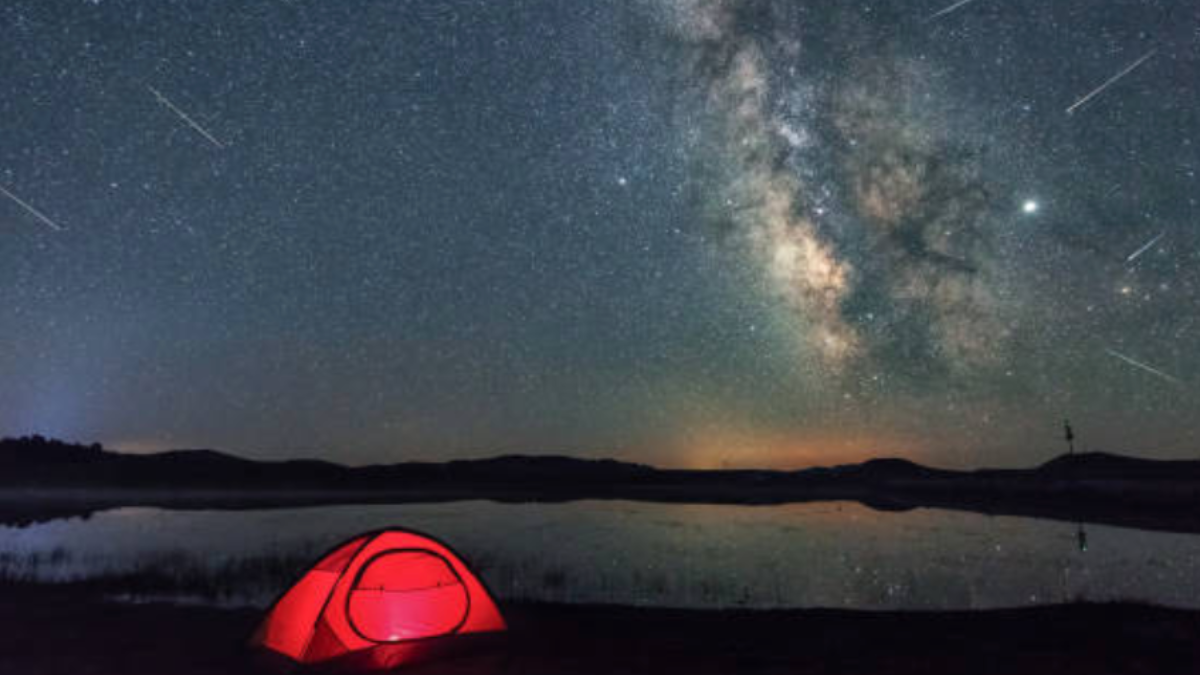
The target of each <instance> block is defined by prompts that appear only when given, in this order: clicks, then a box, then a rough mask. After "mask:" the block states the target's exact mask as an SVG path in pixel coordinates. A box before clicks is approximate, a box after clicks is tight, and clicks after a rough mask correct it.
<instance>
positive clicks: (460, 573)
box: [251, 529, 506, 669]
mask: <svg viewBox="0 0 1200 675" xmlns="http://www.w3.org/2000/svg"><path fill="white" fill-rule="evenodd" d="M505 629H506V626H505V623H504V618H503V617H502V616H501V615H500V610H499V609H498V608H497V607H496V603H495V601H494V600H493V599H492V597H491V595H490V594H489V593H488V591H487V589H486V588H484V586H483V583H482V582H480V581H479V579H478V578H476V576H475V575H474V574H473V573H472V572H471V571H470V570H469V569H468V568H467V566H466V564H465V563H463V561H462V560H461V559H460V558H459V557H458V555H457V554H455V553H454V552H453V551H452V550H450V548H449V547H448V546H446V545H445V544H442V543H441V542H439V541H437V540H435V539H433V538H432V537H429V536H426V535H423V534H419V533H416V532H410V531H407V530H397V529H390V530H383V531H379V532H374V533H371V534H367V535H361V536H358V537H355V538H354V539H352V540H350V541H348V542H346V543H344V544H341V545H340V546H338V547H337V548H335V549H334V550H333V551H331V552H330V553H329V554H327V555H326V556H325V557H323V558H322V559H321V560H320V561H319V562H318V563H317V564H316V565H314V566H313V568H312V569H311V570H309V571H308V572H307V573H306V574H305V575H304V576H303V577H301V578H300V580H299V581H297V582H296V584H295V585H294V586H292V588H291V589H289V590H288V591H287V592H286V593H284V594H283V596H281V597H280V598H279V600H278V601H276V603H275V604H274V605H273V606H272V608H271V609H270V610H269V611H268V613H267V616H266V618H265V619H264V621H263V623H262V625H261V626H259V629H258V630H257V631H256V633H255V635H254V637H253V638H252V639H251V644H252V645H257V646H262V647H265V648H267V649H271V650H274V651H276V652H279V653H280V654H283V655H285V656H287V657H289V658H291V659H293V660H295V661H298V662H300V663H319V662H326V661H330V660H333V659H341V660H347V661H352V662H353V663H354V664H355V667H356V668H360V669H377V668H393V667H396V666H399V665H403V664H405V663H408V662H410V661H412V660H415V659H417V658H419V657H420V656H422V655H424V654H428V653H433V652H436V653H438V654H443V653H447V652H450V653H452V652H453V649H454V642H455V641H456V640H458V639H461V638H459V636H466V635H468V634H476V633H494V632H499V631H504V630H505Z"/></svg>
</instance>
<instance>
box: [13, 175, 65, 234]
mask: <svg viewBox="0 0 1200 675" xmlns="http://www.w3.org/2000/svg"><path fill="white" fill-rule="evenodd" d="M0 192H3V193H4V196H5V197H8V198H9V199H11V200H13V201H14V202H16V203H17V204H19V205H20V206H21V208H23V209H25V210H26V211H28V212H29V213H30V214H32V215H33V217H34V218H37V219H38V220H40V221H42V222H43V223H45V224H46V225H47V226H49V227H50V229H52V230H55V231H56V232H61V231H63V230H64V229H66V228H64V227H63V226H62V225H59V224H58V223H56V222H54V221H53V220H50V218H48V217H47V216H46V214H44V213H42V212H41V211H38V210H37V209H35V208H33V206H32V205H30V204H29V203H28V202H26V201H25V200H23V199H21V198H20V197H18V196H16V195H14V194H13V193H11V192H9V191H8V190H6V189H5V188H4V186H3V185H0Z"/></svg>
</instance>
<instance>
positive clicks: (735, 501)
mask: <svg viewBox="0 0 1200 675" xmlns="http://www.w3.org/2000/svg"><path fill="white" fill-rule="evenodd" d="M589 500H596V501H633V502H647V503H662V504H709V505H725V506H749V507H769V506H779V505H785V504H801V503H811V502H836V501H843V502H857V503H859V504H862V505H863V506H866V507H869V508H872V509H875V510H878V511H909V510H913V509H920V508H934V509H943V510H949V511H963V512H968V513H977V514H980V515H988V516H1016V517H1025V518H1038V519H1043V520H1055V521H1061V522H1069V523H1086V524H1094V525H1107V526H1113V527H1125V528H1133V529H1140V530H1149V531H1156V532H1172V533H1180V534H1200V510H1198V509H1196V508H1194V506H1195V505H1196V500H1195V499H1194V497H1193V495H1192V494H1191V493H1188V495H1187V496H1186V498H1179V499H1160V500H1159V501H1157V502H1151V501H1148V500H1137V501H1126V500H1123V499H1122V498H1121V497H1120V495H1119V494H1115V493H1114V494H1109V493H1103V494H1096V493H1091V492H1087V491H1081V490H1078V489H1054V490H1049V489H1048V490H1039V491H1031V490H1019V491H1018V490H1007V491H970V490H960V489H955V490H947V489H944V488H941V489H937V490H930V489H920V488H918V487H916V486H912V485H906V486H890V487H872V488H867V487H862V488H852V489H847V488H840V489H830V488H826V487H816V488H814V487H807V486H806V487H779V486H751V485H744V484H731V485H678V486H673V485H606V486H595V487H589V488H579V487H574V486H568V487H562V488H553V487H540V486H528V485H511V486H496V485H460V486H438V487H433V488H405V489H390V490H317V489H259V490H250V489H229V490H222V489H212V488H207V489H196V488H182V489H175V490H169V489H165V488H141V487H131V488H87V487H61V488H55V487H39V488H14V487H0V525H10V526H17V527H24V526H28V525H33V524H37V523H43V522H49V521H53V520H59V519H64V518H87V517H89V516H91V515H92V514H94V513H97V512H101V511H107V510H112V509H117V508H126V507H149V508H160V509H167V510H221V511H225V510H228V511H244V510H257V509H290V508H307V507H319V506H355V505H389V504H417V503H444V502H456V501H491V502H496V503H506V504H511V503H540V504H560V503H567V502H577V501H589Z"/></svg>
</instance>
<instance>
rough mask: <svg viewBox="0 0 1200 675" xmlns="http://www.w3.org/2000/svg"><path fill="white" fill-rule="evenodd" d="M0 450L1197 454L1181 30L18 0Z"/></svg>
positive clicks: (1190, 87)
mask: <svg viewBox="0 0 1200 675" xmlns="http://www.w3.org/2000/svg"><path fill="white" fill-rule="evenodd" d="M0 33H2V36H3V38H2V39H0V64H3V67H2V69H0V73H2V74H3V77H0V120H3V122H2V123H0V188H3V190H2V191H0V272H2V273H0V433H2V434H6V435H13V434H21V433H31V432H39V433H43V434H46V435H53V436H59V437H63V438H69V439H78V440H85V441H92V440H99V441H102V442H104V443H105V444H107V445H110V446H113V447H117V448H123V449H127V450H132V451H144V450H153V449H162V448H170V447H217V448H222V449H227V450H231V451H235V452H238V453H241V454H244V455H246V456H251V457H257V458H285V457H295V456H315V457H323V458H328V459H334V460H337V461H342V462H346V463H352V464H361V463H371V462H391V461H402V460H408V459H423V460H438V459H450V458H460V457H480V456H487V455H494V454H498V453H509V452H522V453H554V454H571V455H578V456H588V457H599V456H609V457H617V458H620V459H626V460H633V461H642V462H648V463H653V464H657V465H661V466H679V467H703V468H717V467H743V466H762V467H804V466H811V465H819V464H836V463H843V462H849V461H860V460H862V459H865V458H868V457H871V456H879V455H896V456H903V457H908V458H911V459H914V460H917V461H922V462H927V463H930V464H935V465H939V466H947V467H970V466H981V465H988V466H1015V465H1028V464H1031V463H1035V462H1040V461H1043V460H1045V459H1047V458H1049V457H1051V456H1053V455H1054V454H1057V453H1058V452H1061V451H1062V450H1064V449H1065V445H1064V443H1063V442H1062V441H1061V440H1060V438H1061V433H1062V430H1061V425H1062V421H1063V418H1064V417H1070V418H1071V421H1072V424H1073V426H1074V427H1075V431H1076V435H1077V444H1078V445H1079V446H1081V447H1082V448H1084V449H1103V450H1110V451H1120V452H1127V453H1131V454H1137V455H1141V456H1147V457H1193V456H1195V455H1196V452H1197V451H1200V438H1198V435H1200V400H1198V396H1197V394H1198V393H1200V392H1198V390H1197V387H1198V385H1200V350H1198V349H1197V348H1196V346H1195V345H1196V344H1198V342H1200V202H1198V200H1200V178H1198V177H1197V172H1198V171H1200V113H1198V112H1197V105H1196V102H1197V100H1200V98H1198V97H1197V92H1196V84H1197V82H1198V81H1200V6H1197V5H1196V4H1195V3H1191V2H1182V1H1179V0H1108V1H1106V2H1104V3H1098V2H1094V1H1093V0H1056V1H1055V2H1045V1H1044V0H1005V1H1003V2H1001V1H999V0H968V1H967V2H961V3H951V2H949V1H948V0H930V1H925V0H922V1H920V2H914V1H910V0H890V1H884V0H880V1H876V2H871V1H866V0H860V1H856V2H842V1H840V0H836V1H834V0H819V1H818V0H627V1H621V2H617V1H610V0H599V1H596V2H562V1H561V0H512V1H511V2H503V3H501V2H491V1H488V0H421V1H417V0H411V1H406V0H389V1H384V0H378V1H362V2H337V3H332V2H320V1H318V0H264V1H263V2H256V3H244V2H233V1H232V0H229V1H204V2H201V1H199V0H175V1H172V2H167V1H161V0H153V1H151V0H89V1H81V0H72V1H67V0H51V1H45V0H8V1H7V2H5V3H3V4H2V6H0Z"/></svg>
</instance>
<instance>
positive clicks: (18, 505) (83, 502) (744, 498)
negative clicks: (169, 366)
mask: <svg viewBox="0 0 1200 675" xmlns="http://www.w3.org/2000/svg"><path fill="white" fill-rule="evenodd" d="M460 499H492V500H497V501H563V500H572V499H636V500H644V501H663V502H698V503H725V504H781V503H787V502H803V501H818V500H853V501H859V502H862V503H864V504H867V505H869V506H873V507H875V508H881V509H889V510H890V509H909V508H916V507H921V506H931V507H940V508H953V509H965V510H971V511H977V512H982V513H995V514H1011V515H1024V516H1035V517H1044V518H1058V519H1063V520H1072V521H1093V522H1102V523H1111V524H1116V525H1128V526H1133V527H1142V528H1149V529H1163V530H1174V531H1184V532H1200V508H1198V507H1200V462H1198V461H1161V460H1147V459H1138V458H1135V457H1126V456H1121V455H1112V454H1105V453H1083V454H1074V455H1064V456H1062V457H1058V458H1056V459H1053V460H1051V461H1049V462H1046V463H1045V464H1043V465H1041V466H1039V467H1035V468H1030V469H979V470H976V471H950V470H945V469H935V468H930V467H926V466H922V465H920V464H916V463H914V462H911V461H908V460H905V459H898V458H880V459H873V460H870V461H867V462H864V463H862V464H852V465H845V466H836V467H828V468H814V469H806V470H802V471H756V470H738V471H727V470H720V471H695V470H667V469H657V468H654V467H651V466H647V465H643V464H632V463H626V462H618V461H614V460H590V459H578V458H572V457H560V456H523V455H509V456H503V457H495V458H491V459H481V460H455V461H451V462H446V463H430V462H405V463H398V464H380V465H373V466H362V467H347V466H343V465H340V464H335V463H332V462H325V461H318V460H290V461H270V462H267V461H255V460H249V459H245V458H241V457H237V456H234V455H230V454H227V453H222V452H218V451H215V450H172V451H167V452H160V453H151V454H126V453H120V452H112V451H109V450H105V449H104V448H103V447H101V446H100V445H98V444H91V445H81V444H74V443H63V442H61V441H56V440H50V439H46V438H42V437H38V436H34V437H25V438H15V439H14V438H9V439H3V440H0V521H3V522H27V521H32V520H38V519H43V518H46V517H61V516H62V515H63V514H72V513H88V512H91V511H94V510H97V509H100V508H109V507H113V506H122V505H153V506H164V507H178V508H268V507H282V506H296V505H304V504H329V503H399V502H418V501H444V500H460Z"/></svg>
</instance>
